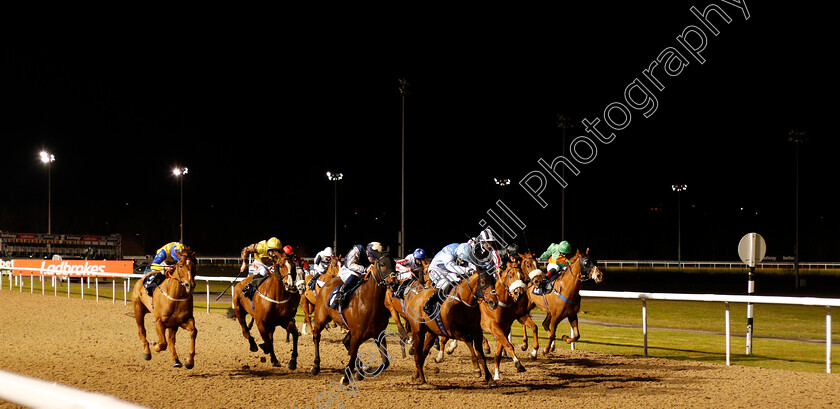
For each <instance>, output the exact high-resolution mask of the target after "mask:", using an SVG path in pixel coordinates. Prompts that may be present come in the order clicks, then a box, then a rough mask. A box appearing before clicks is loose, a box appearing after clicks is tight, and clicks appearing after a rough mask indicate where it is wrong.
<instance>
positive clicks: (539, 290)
mask: <svg viewBox="0 0 840 409" xmlns="http://www.w3.org/2000/svg"><path fill="white" fill-rule="evenodd" d="M560 275H561V274H560V273H555V274H554V275H553V276H551V277H549V278H548V279H547V280H545V281H543V284H542V286H541V287H534V289H533V290H531V292H532V293H534V294H535V295H545V294H546V293H550V292H551V289H552V288H553V287H554V281H556V280H557V278H558V277H560Z"/></svg>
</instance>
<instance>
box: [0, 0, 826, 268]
mask: <svg viewBox="0 0 840 409" xmlns="http://www.w3.org/2000/svg"><path fill="white" fill-rule="evenodd" d="M710 4H716V5H718V6H719V7H720V10H723V11H724V12H725V13H726V14H727V15H728V17H729V18H730V22H729V23H727V22H725V21H724V19H722V18H720V17H719V16H717V15H714V12H712V14H711V17H709V20H708V21H709V22H711V24H712V25H713V26H714V27H715V28H716V29H718V31H719V34H718V35H714V34H713V33H712V32H711V30H710V28H709V27H707V26H705V25H704V24H702V22H701V21H700V20H699V19H698V18H697V17H695V16H694V15H693V14H692V11H691V7H692V6H693V7H695V8H696V9H697V10H698V11H700V12H703V11H704V10H706V7H707V5H710ZM483 7H484V8H482V9H480V10H478V9H475V10H473V9H467V10H456V9H452V10H447V12H446V13H443V12H441V13H440V14H441V15H446V16H449V18H441V17H436V18H433V19H423V18H420V13H419V12H418V13H417V14H416V15H415V14H414V13H412V10H396V11H393V12H394V13H397V14H394V16H396V15H399V16H401V17H404V19H400V20H399V21H397V22H393V21H387V19H385V20H377V19H374V21H370V22H367V23H368V24H363V23H362V21H355V20H354V21H342V22H341V23H333V22H328V21H322V22H319V23H318V24H314V25H313V26H311V27H310V29H309V30H308V31H295V30H291V29H288V28H286V27H283V28H281V29H278V30H274V29H272V27H274V26H273V25H271V24H268V23H267V22H266V24H261V23H263V22H262V21H256V22H242V23H237V24H236V25H234V26H231V27H228V29H227V30H225V29H221V28H219V27H199V26H198V25H196V26H195V27H193V26H192V25H189V24H186V25H184V26H183V27H181V29H180V30H177V31H174V29H173V30H165V29H164V30H160V31H156V32H155V33H149V31H148V28H147V29H146V30H144V31H136V30H133V29H134V28H135V27H134V25H132V24H130V23H127V24H126V27H119V28H118V27H108V29H107V30H92V31H93V33H90V34H87V33H80V32H78V31H74V30H69V31H67V30H62V27H49V28H48V27H45V28H44V29H43V30H42V31H40V32H38V30H33V31H32V32H26V33H17V34H16V35H14V36H12V37H11V38H10V41H9V43H8V47H6V48H4V50H3V51H2V59H0V61H2V63H0V68H1V69H0V72H2V73H3V78H4V79H3V89H4V92H3V97H2V100H1V101H2V107H3V112H4V113H5V115H4V121H3V123H2V125H0V126H2V128H0V132H2V152H3V153H4V155H3V156H4V159H3V160H2V161H0V171H2V173H3V174H4V175H5V177H3V178H2V181H1V182H0V189H2V191H3V192H4V193H5V194H4V195H3V198H2V199H0V206H2V207H1V208H0V230H3V231H12V232H22V233H45V232H46V231H47V203H48V200H47V192H48V189H47V169H46V167H45V166H43V165H42V164H41V163H40V162H39V161H38V152H39V151H40V150H42V149H46V150H48V151H50V152H51V153H53V154H54V155H55V156H56V161H55V162H54V163H52V164H51V165H50V183H49V184H50V189H49V190H50V192H51V198H52V199H51V209H52V212H51V213H52V217H51V219H52V224H51V229H52V232H53V233H57V234H100V235H108V234H112V233H119V234H121V236H122V237H123V240H124V242H125V243H128V244H129V245H131V246H134V248H140V249H142V251H144V252H145V253H147V254H148V253H151V252H153V251H154V250H156V249H157V248H158V247H160V246H161V245H163V244H165V243H166V242H169V241H173V240H177V239H178V236H179V230H178V223H179V204H180V202H179V194H180V191H179V183H178V180H177V179H176V178H174V177H173V176H172V174H171V170H172V168H173V167H174V166H186V167H188V168H189V169H190V171H189V174H187V175H186V177H185V179H184V184H183V189H184V234H185V241H186V243H187V244H190V245H191V246H193V247H194V248H195V249H196V250H197V251H198V253H199V254H200V255H201V254H204V255H236V254H238V252H239V250H240V249H241V248H242V247H244V246H246V245H248V244H250V243H254V242H256V241H259V240H262V239H265V238H268V237H271V236H277V237H279V238H280V239H281V240H282V241H283V242H284V243H287V244H291V245H293V246H298V247H300V248H301V249H302V250H303V252H304V255H305V256H313V255H314V254H315V253H316V252H317V251H319V250H321V249H323V248H324V247H326V246H328V245H330V244H331V242H332V239H333V203H334V202H333V201H334V198H333V189H334V185H333V184H332V182H330V181H328V180H327V178H326V175H325V173H326V172H327V171H330V170H331V171H338V172H342V173H343V174H344V179H343V180H341V181H340V182H338V206H339V209H338V211H339V215H338V217H339V223H340V224H341V225H342V226H343V225H344V224H346V225H347V227H346V228H345V227H341V229H340V230H339V234H338V240H339V249H338V250H339V252H341V253H345V252H346V251H347V250H348V249H349V248H350V247H351V246H352V245H353V244H356V243H364V242H368V241H382V242H384V243H387V244H389V245H390V246H391V248H392V249H395V248H396V247H397V234H398V231H399V228H400V207H401V202H400V153H401V141H400V137H401V113H402V111H401V96H400V92H399V87H398V80H399V79H400V78H405V79H407V80H408V81H409V83H410V86H409V91H410V94H409V95H408V96H407V97H406V99H405V118H406V122H405V138H406V175H405V178H406V212H405V214H406V238H407V243H406V244H407V247H408V248H409V249H413V248H416V247H423V248H425V249H426V251H427V252H432V253H433V252H435V251H437V250H439V249H440V248H441V247H443V246H445V245H446V244H448V243H452V242H458V241H464V240H465V239H466V238H467V237H468V236H474V235H475V234H477V233H478V232H479V231H480V230H481V228H482V226H480V221H481V220H482V219H484V220H486V221H487V222H489V225H490V226H492V227H493V228H494V229H496V230H497V232H500V230H499V226H498V222H494V221H493V220H491V219H490V217H489V216H488V214H487V211H488V210H490V209H493V210H494V211H495V212H496V213H497V214H499V215H500V216H501V217H502V218H504V215H502V214H501V213H500V211H499V208H498V207H497V206H496V204H495V202H496V200H498V199H500V198H501V197H502V192H501V188H500V187H499V186H497V185H495V184H494V182H493V178H509V179H511V181H512V184H511V185H509V186H507V187H506V188H505V190H504V203H506V204H507V205H508V206H509V208H510V209H511V210H512V211H513V212H514V213H515V214H516V215H517V216H518V217H519V218H520V219H521V221H522V223H524V225H526V228H525V229H524V231H523V230H521V229H516V228H514V230H516V231H515V233H517V234H518V237H517V238H516V239H515V240H514V242H516V243H517V244H518V245H519V246H520V247H522V248H530V249H531V250H532V251H534V252H537V253H541V252H542V251H543V250H544V249H545V248H546V247H547V246H548V244H549V243H552V242H558V241H560V240H562V239H563V238H562V237H560V226H559V220H560V208H561V191H562V189H561V188H560V186H559V184H558V183H557V182H556V181H554V180H553V179H552V178H551V177H550V175H548V174H547V171H545V170H544V169H542V172H543V174H544V176H547V179H546V181H547V184H546V189H545V191H544V192H543V194H542V199H544V200H545V203H546V207H545V208H543V207H541V206H540V205H539V204H538V203H537V202H536V200H535V199H534V198H532V197H531V196H530V195H529V194H528V193H527V192H526V191H525V190H524V189H523V188H522V187H521V186H520V185H519V182H520V181H521V180H522V179H523V178H525V177H526V175H528V174H529V172H532V171H535V170H537V171H539V170H541V168H540V166H539V164H538V160H539V159H542V160H544V161H545V162H548V163H551V161H552V160H554V159H555V158H556V157H558V156H560V155H563V154H564V147H563V144H562V143H561V141H562V134H561V129H559V128H558V126H557V115H558V114H566V115H569V116H572V117H573V118H574V121H573V122H574V128H571V129H568V130H567V133H566V136H567V137H566V143H567V145H566V146H567V148H566V149H568V144H569V143H570V142H571V141H572V140H573V139H574V138H576V137H579V136H586V137H588V138H590V140H592V141H595V147H596V149H597V153H596V154H593V156H594V157H593V158H592V160H591V162H589V163H581V162H580V161H578V162H575V164H576V166H577V167H578V170H579V171H580V173H579V174H578V175H570V174H569V173H568V171H567V182H568V186H567V188H566V189H565V190H566V195H565V198H566V213H565V220H566V226H565V232H566V237H565V239H567V240H569V241H571V242H572V244H573V246H575V247H579V248H581V249H585V248H587V247H589V248H591V249H592V250H593V252H595V254H596V256H597V257H598V258H601V259H644V260H655V259H668V260H676V259H677V229H678V224H679V226H680V230H681V245H680V248H681V256H682V257H681V258H682V259H683V260H711V261H715V260H719V261H723V260H737V258H738V255H737V245H738V241H739V240H740V238H741V237H742V236H743V235H744V234H746V233H749V232H757V233H760V234H761V235H762V236H764V238H765V240H766V241H767V245H768V251H767V255H768V256H776V257H779V258H782V257H786V256H793V255H794V236H795V225H796V224H795V203H796V194H795V190H796V186H797V183H796V169H797V166H796V158H797V156H796V153H795V145H794V144H793V143H790V142H789V141H788V133H789V132H790V131H791V130H804V131H806V132H807V138H808V141H807V143H803V144H801V145H800V146H799V156H798V158H799V166H798V168H799V184H798V187H799V196H798V198H799V240H800V254H799V256H800V261H838V253H840V240H838V239H837V238H836V237H834V236H833V235H832V234H831V233H832V232H835V231H838V227H840V214H838V210H837V209H838V208H837V206H833V203H832V201H831V199H830V197H831V196H832V195H830V193H829V192H828V191H827V190H826V189H825V188H824V187H823V185H825V184H827V183H826V182H827V181H830V180H831V179H830V177H831V175H832V174H836V171H834V170H833V168H832V166H831V165H832V164H833V162H834V160H833V157H832V156H833V155H834V154H835V152H836V151H837V149H836V148H837V145H838V142H837V138H832V136H831V125H830V118H831V117H832V114H833V112H832V109H831V108H832V106H833V105H834V104H832V103H830V102H826V101H831V95H832V94H833V93H834V92H835V91H836V90H837V80H836V79H835V78H834V76H833V75H832V73H831V72H829V70H828V69H825V68H823V67H822V66H821V65H819V61H820V60H819V59H818V58H815V57H817V56H821V55H822V54H823V53H824V50H828V49H830V44H831V41H830V39H831V38H833V36H832V35H831V33H830V28H829V27H831V25H830V24H829V22H828V16H827V14H828V13H826V12H824V11H822V10H819V9H811V8H810V7H811V6H808V5H795V6H792V5H786V6H785V7H778V6H772V5H767V4H759V3H749V4H747V7H748V10H747V11H745V10H743V9H739V8H738V7H735V5H733V4H731V3H727V2H722V1H718V2H715V1H707V2H700V3H690V2H689V3H680V4H672V2H664V3H663V4H624V3H619V4H614V5H609V6H604V5H580V4H575V5H566V4H556V5H552V6H524V5H515V4H500V5H484V6H483ZM413 11H416V10H413ZM474 12H475V14H473V13H474ZM746 13H748V14H749V18H748V19H747V18H746V17H745V14H746ZM386 14H388V13H386ZM290 15H291V14H290ZM388 15H389V16H390V14H388ZM231 18H232V17H231ZM254 18H256V19H260V17H259V16H258V17H254ZM262 18H266V17H262ZM251 23H253V24H251ZM275 24H276V23H275ZM690 26H694V27H697V29H698V30H701V31H702V32H703V33H704V34H705V38H706V40H707V43H706V44H705V49H703V50H702V51H700V52H699V53H698V56H699V57H701V58H703V59H704V60H705V61H704V62H703V63H702V64H701V63H700V62H699V60H698V59H697V56H693V55H691V54H690V53H689V51H688V50H687V49H686V48H685V46H683V45H682V44H681V43H680V41H679V40H678V39H677V37H678V36H680V35H681V34H682V33H684V30H685V29H687V28H688V27H690ZM167 27H168V26H167ZM173 27H174V25H173ZM35 33H38V34H40V35H36V34H35ZM106 33H107V34H106ZM199 33H200V34H199ZM316 34H318V35H316ZM686 39H688V40H692V39H694V40H697V39H699V37H686ZM695 44H696V43H695ZM669 48H672V49H676V50H680V52H681V53H683V54H684V57H685V58H686V61H688V63H687V64H685V65H684V66H683V67H682V70H681V72H680V73H679V74H677V75H674V76H669V75H667V74H664V73H663V72H662V71H661V70H662V69H663V66H664V65H663V64H660V65H659V66H658V68H656V70H660V71H658V73H659V74H658V79H659V80H660V81H661V85H662V87H663V89H662V90H658V89H656V87H655V85H656V84H655V83H654V82H653V81H651V79H649V78H648V77H646V76H645V70H649V69H650V67H651V64H652V62H653V61H655V60H656V59H657V58H658V57H660V56H661V53H663V51H665V50H667V49H669ZM634 80H638V81H639V83H640V84H643V85H644V86H645V87H647V90H648V94H647V96H653V97H654V98H655V99H656V103H657V105H656V108H655V109H651V108H650V107H647V108H642V107H638V108H637V107H630V108H629V111H628V112H631V113H632V117H631V118H629V119H627V121H626V126H625V127H624V128H623V129H620V130H612V129H611V128H610V127H608V126H607V124H606V123H605V121H606V119H605V116H604V115H605V114H604V111H605V109H606V107H608V106H609V105H610V104H611V103H613V102H622V103H624V105H631V104H630V102H628V101H627V96H626V95H624V93H625V90H626V89H627V88H628V86H629V85H630V84H632V83H633V81H634ZM641 92H642V88H639V87H637V88H635V90H634V91H633V93H632V94H631V98H636V100H637V101H638V100H641V97H642V94H641ZM823 94H828V95H823ZM647 111H651V115H650V117H645V116H644V112H647ZM612 113H613V115H614V117H613V118H612V120H613V121H614V122H620V121H621V119H622V118H621V116H620V113H619V112H618V111H612ZM595 118H600V121H601V122H600V125H598V129H599V130H601V131H602V132H604V133H608V132H614V133H615V135H616V137H615V139H614V140H613V141H611V142H609V143H604V142H602V141H597V138H596V137H595V136H594V134H593V133H591V132H586V130H585V129H584V124H582V120H583V119H587V120H589V121H592V120H594V119H595ZM578 147H579V149H581V150H580V151H579V152H578V153H579V154H580V155H584V156H585V155H586V154H587V152H588V151H587V150H586V148H585V145H578ZM561 167H562V166H561ZM561 167H558V168H557V169H558V170H559V169H560V168H561ZM829 183H830V182H829ZM672 184H687V185H688V189H687V190H686V191H685V192H682V193H681V197H680V199H679V201H680V203H681V205H682V206H681V209H680V217H679V218H678V217H677V209H676V205H677V201H678V198H677V193H675V192H673V191H672V189H671V185H672ZM505 220H507V221H508V223H510V220H509V219H506V218H505ZM678 220H679V221H678ZM510 226H511V227H514V226H513V225H512V224H510Z"/></svg>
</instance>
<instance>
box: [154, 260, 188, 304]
mask: <svg viewBox="0 0 840 409" xmlns="http://www.w3.org/2000/svg"><path fill="white" fill-rule="evenodd" d="M182 263H183V264H182ZM192 263H195V259H194V258H192V257H189V256H184V257H183V258H181V260H179V261H178V263H177V264H175V265H174V266H172V267H170V268H168V269H166V271H164V275H166V277H167V278H170V279H172V280H177V281H178V283H179V284H181V285H182V286H183V287H184V288H185V289H186V291H187V294H191V293H192V290H193V288H194V286H193V285H192V284H191V283H190V280H191V279H192V269H191V267H190V266H189V265H185V264H190V265H192ZM179 266H182V268H178V267H179ZM184 269H186V270H187V271H189V278H188V279H187V281H184V279H183V277H181V270H184ZM175 272H177V273H178V274H177V276H176V275H175ZM158 290H160V292H161V294H163V296H164V297H166V298H168V299H170V300H172V301H187V300H188V299H189V298H172V296H170V295H169V294H168V293H167V292H166V290H164V289H163V286H158Z"/></svg>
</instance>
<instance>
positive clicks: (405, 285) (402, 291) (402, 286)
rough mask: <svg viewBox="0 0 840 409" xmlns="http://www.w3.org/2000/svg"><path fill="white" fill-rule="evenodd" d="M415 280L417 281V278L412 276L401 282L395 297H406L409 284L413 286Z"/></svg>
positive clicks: (394, 294) (394, 293)
mask: <svg viewBox="0 0 840 409" xmlns="http://www.w3.org/2000/svg"><path fill="white" fill-rule="evenodd" d="M415 281H417V279H416V278H414V277H412V278H409V279H406V280H405V281H403V282H402V283H400V285H399V287H397V290H396V291H394V292H393V296H394V298H398V299H400V300H402V299H403V298H405V290H406V289H407V288H408V287H409V286H411V284H413V283H414V282H415Z"/></svg>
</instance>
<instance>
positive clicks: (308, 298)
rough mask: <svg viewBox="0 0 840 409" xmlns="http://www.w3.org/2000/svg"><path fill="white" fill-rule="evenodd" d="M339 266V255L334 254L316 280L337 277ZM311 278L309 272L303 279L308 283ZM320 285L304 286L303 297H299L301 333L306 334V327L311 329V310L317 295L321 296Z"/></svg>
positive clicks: (325, 280)
mask: <svg viewBox="0 0 840 409" xmlns="http://www.w3.org/2000/svg"><path fill="white" fill-rule="evenodd" d="M340 266H341V256H339V255H335V256H333V257H331V258H330V264H329V265H328V266H327V271H325V272H324V274H321V276H320V277H318V280H320V281H323V282H324V283H326V282H328V281H330V279H331V278H333V277H338V268H339V267H340ZM311 279H312V275H311V274H307V275H306V278H305V281H306V282H307V283H309V280H311ZM321 288H322V287H319V286H318V284H315V290H314V291H313V290H310V289H309V287H308V286H307V287H306V292H305V293H303V299H301V304H303V329H302V330H301V335H306V328H307V327H309V329H312V318H311V317H312V312H313V311H315V300H317V299H318V297H321V294H320V290H321ZM327 295H329V293H326V294H324V296H327Z"/></svg>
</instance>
